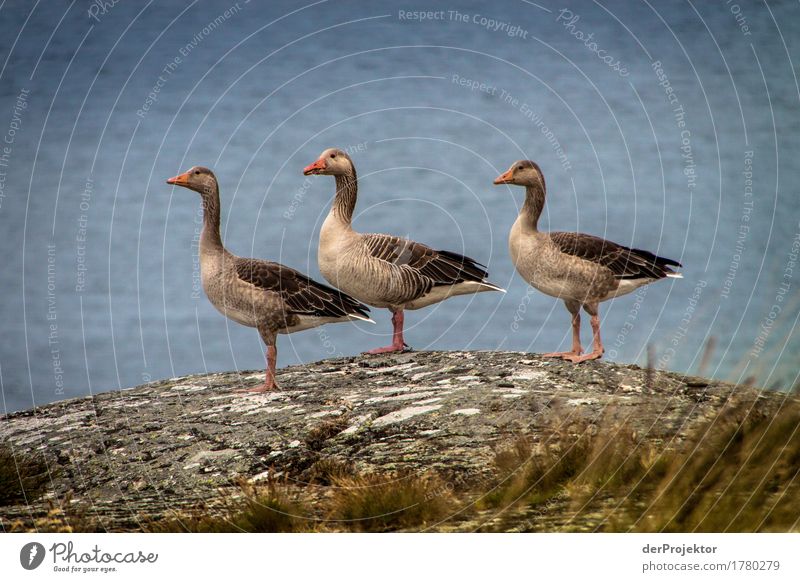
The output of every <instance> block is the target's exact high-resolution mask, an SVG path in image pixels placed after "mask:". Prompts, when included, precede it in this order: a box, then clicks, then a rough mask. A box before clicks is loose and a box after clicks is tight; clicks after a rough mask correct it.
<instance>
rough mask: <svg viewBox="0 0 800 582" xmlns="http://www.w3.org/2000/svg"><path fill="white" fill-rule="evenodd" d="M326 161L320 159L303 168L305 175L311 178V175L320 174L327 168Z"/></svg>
mask: <svg viewBox="0 0 800 582" xmlns="http://www.w3.org/2000/svg"><path fill="white" fill-rule="evenodd" d="M326 167H327V166H326V164H325V160H323V159H322V158H320V159H318V160H317V161H316V162H314V163H313V164H310V165H308V166H306V167H305V168H303V174H304V175H306V176H310V175H311V174H319V173H320V172H321V171H322V170H324V169H325V168H326Z"/></svg>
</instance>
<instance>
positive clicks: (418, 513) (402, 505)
mask: <svg viewBox="0 0 800 582" xmlns="http://www.w3.org/2000/svg"><path fill="white" fill-rule="evenodd" d="M333 485H334V487H335V488H336V490H335V492H334V493H333V495H332V497H331V500H330V503H329V512H328V520H329V521H328V526H329V527H334V528H336V529H343V530H348V531H362V532H380V531H396V530H420V529H424V528H425V527H426V526H427V525H430V524H433V523H436V522H438V521H440V520H442V519H444V518H446V517H447V516H448V515H449V513H450V510H451V508H452V503H453V498H452V495H451V492H450V487H448V486H447V484H446V483H445V482H443V481H441V480H440V479H439V478H438V477H436V476H434V475H422V476H418V475H412V474H400V475H386V476H382V475H361V476H356V477H344V478H337V479H335V480H334V482H333Z"/></svg>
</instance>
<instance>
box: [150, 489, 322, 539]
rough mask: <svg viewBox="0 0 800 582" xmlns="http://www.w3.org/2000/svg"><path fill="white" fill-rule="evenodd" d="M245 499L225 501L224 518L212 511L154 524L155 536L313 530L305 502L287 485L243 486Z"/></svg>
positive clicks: (242, 490)
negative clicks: (183, 533)
mask: <svg viewBox="0 0 800 582" xmlns="http://www.w3.org/2000/svg"><path fill="white" fill-rule="evenodd" d="M240 488H241V494H242V495H241V498H236V499H235V498H233V497H230V496H228V497H227V498H225V505H226V508H225V509H224V510H223V511H222V512H221V513H222V515H214V514H212V513H211V512H209V511H208V510H198V511H195V512H192V513H189V514H188V515H187V514H183V515H179V516H176V517H174V518H172V519H167V520H161V521H159V522H156V523H154V524H152V526H151V528H150V530H151V531H154V532H162V533H164V532H175V533H180V532H192V533H288V532H299V531H306V530H308V529H310V527H311V524H312V523H313V522H310V521H309V520H307V519H305V518H304V516H305V515H307V512H306V510H305V509H304V508H303V506H302V504H301V502H300V501H299V500H298V499H297V498H296V496H295V495H292V493H291V492H290V490H289V488H288V486H287V485H286V484H285V483H280V482H278V481H276V480H274V479H270V480H268V481H267V483H266V484H265V485H264V486H254V485H250V484H247V483H241V484H240Z"/></svg>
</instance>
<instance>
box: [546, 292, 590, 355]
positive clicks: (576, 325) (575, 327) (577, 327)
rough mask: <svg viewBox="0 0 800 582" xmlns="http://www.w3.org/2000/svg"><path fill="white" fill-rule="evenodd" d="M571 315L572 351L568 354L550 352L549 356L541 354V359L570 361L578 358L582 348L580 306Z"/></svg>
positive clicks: (571, 310)
mask: <svg viewBox="0 0 800 582" xmlns="http://www.w3.org/2000/svg"><path fill="white" fill-rule="evenodd" d="M569 309H570V312H571V313H572V351H569V352H550V353H549V354H542V357H543V358H564V359H570V358H572V357H575V356H580V355H581V352H582V351H583V348H582V347H581V312H580V305H578V306H577V309H576V310H575V311H573V309H572V308H569Z"/></svg>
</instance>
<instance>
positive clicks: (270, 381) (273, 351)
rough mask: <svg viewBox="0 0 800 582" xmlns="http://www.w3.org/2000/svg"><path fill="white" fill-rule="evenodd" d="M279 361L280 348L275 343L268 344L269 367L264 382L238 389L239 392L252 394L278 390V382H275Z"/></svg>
mask: <svg viewBox="0 0 800 582" xmlns="http://www.w3.org/2000/svg"><path fill="white" fill-rule="evenodd" d="M277 363H278V348H276V347H275V346H274V345H272V346H267V369H266V373H265V378H264V383H263V384H261V385H260V386H254V387H253V388H247V389H245V390H237V392H248V393H251V394H260V393H264V392H271V391H272V390H277V389H278V388H279V386H278V384H277V382H275V368H276V366H277Z"/></svg>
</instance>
